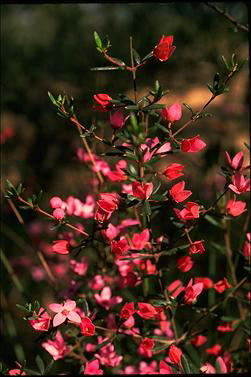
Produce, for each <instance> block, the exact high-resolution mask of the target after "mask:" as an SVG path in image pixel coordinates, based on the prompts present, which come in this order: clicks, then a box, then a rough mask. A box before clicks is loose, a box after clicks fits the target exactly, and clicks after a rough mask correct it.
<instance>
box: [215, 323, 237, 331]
mask: <svg viewBox="0 0 251 377" xmlns="http://www.w3.org/2000/svg"><path fill="white" fill-rule="evenodd" d="M217 330H218V331H221V332H232V331H234V329H233V327H232V323H231V322H225V323H223V324H222V325H219V326H217Z"/></svg>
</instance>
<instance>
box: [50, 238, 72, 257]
mask: <svg viewBox="0 0 251 377" xmlns="http://www.w3.org/2000/svg"><path fill="white" fill-rule="evenodd" d="M70 247H71V245H70V243H69V242H68V241H66V240H60V241H54V245H53V246H52V251H54V253H57V254H69V252H70Z"/></svg>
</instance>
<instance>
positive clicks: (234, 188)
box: [228, 184, 241, 195]
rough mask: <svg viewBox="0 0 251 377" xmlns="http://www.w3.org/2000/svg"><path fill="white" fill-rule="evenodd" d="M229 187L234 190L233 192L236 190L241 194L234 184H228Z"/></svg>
mask: <svg viewBox="0 0 251 377" xmlns="http://www.w3.org/2000/svg"><path fill="white" fill-rule="evenodd" d="M228 188H230V190H232V191H233V192H235V193H236V194H238V195H240V193H241V192H240V191H239V190H238V189H237V187H235V186H234V185H232V184H231V185H228Z"/></svg>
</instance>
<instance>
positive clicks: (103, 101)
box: [93, 94, 113, 111]
mask: <svg viewBox="0 0 251 377" xmlns="http://www.w3.org/2000/svg"><path fill="white" fill-rule="evenodd" d="M93 99H94V100H95V101H96V102H97V104H98V106H96V107H95V109H96V110H99V111H109V110H111V109H112V107H113V105H112V103H111V102H110V101H111V100H112V98H111V97H110V96H108V95H107V94H94V96H93Z"/></svg>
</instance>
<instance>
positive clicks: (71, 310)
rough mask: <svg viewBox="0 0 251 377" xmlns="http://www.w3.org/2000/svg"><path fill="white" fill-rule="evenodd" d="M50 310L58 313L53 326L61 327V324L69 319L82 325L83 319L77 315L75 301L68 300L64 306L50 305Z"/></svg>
mask: <svg viewBox="0 0 251 377" xmlns="http://www.w3.org/2000/svg"><path fill="white" fill-rule="evenodd" d="M49 308H50V309H51V310H52V311H53V312H55V313H57V314H56V315H55V317H54V318H53V326H54V327H56V326H59V325H61V323H63V322H65V321H66V319H69V320H70V321H72V322H75V323H80V322H81V317H80V316H79V314H78V313H76V311H75V309H76V302H75V301H73V300H66V301H65V303H64V305H62V304H55V303H54V304H50V305H49Z"/></svg>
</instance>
